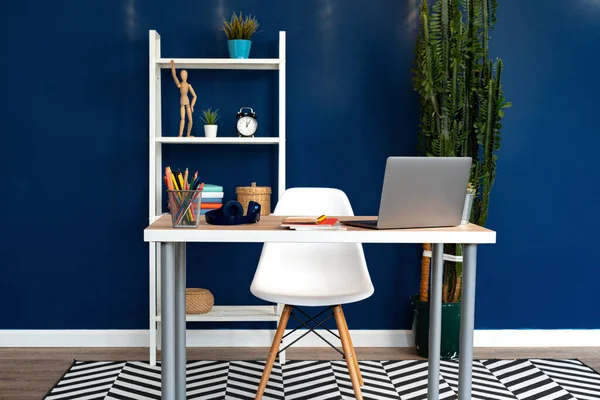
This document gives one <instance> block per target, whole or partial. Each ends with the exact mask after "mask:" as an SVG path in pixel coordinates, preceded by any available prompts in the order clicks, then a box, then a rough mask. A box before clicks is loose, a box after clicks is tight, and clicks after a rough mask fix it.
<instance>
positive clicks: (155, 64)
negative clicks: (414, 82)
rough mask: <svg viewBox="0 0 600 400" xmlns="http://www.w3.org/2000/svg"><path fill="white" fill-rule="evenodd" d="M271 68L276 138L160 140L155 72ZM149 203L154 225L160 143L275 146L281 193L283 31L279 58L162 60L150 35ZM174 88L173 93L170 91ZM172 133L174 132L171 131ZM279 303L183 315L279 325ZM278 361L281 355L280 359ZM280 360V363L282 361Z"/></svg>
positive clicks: (154, 291)
mask: <svg viewBox="0 0 600 400" xmlns="http://www.w3.org/2000/svg"><path fill="white" fill-rule="evenodd" d="M171 60H174V61H175V67H176V68H178V69H227V70H276V71H278V79H279V132H278V136H277V137H255V138H238V137H216V138H206V137H193V138H188V137H183V138H179V137H172V136H163V128H162V120H161V112H162V108H161V72H160V71H161V69H169V68H171V65H170V62H171ZM149 85H150V104H149V107H150V108H149V109H150V164H149V177H150V182H149V183H150V204H149V220H150V223H152V222H154V221H155V220H156V219H157V218H158V217H159V216H160V215H161V214H162V213H163V211H162V192H163V188H162V175H163V171H162V145H163V144H182V145H183V144H195V145H206V144H221V145H223V144H228V145H260V144H263V145H267V144H268V145H278V150H279V151H278V153H279V154H278V156H279V165H278V179H277V187H278V193H277V195H278V197H279V196H281V194H282V193H283V192H284V190H285V162H286V160H285V32H279V58H254V59H229V58H173V59H171V58H162V56H161V51H160V35H159V34H158V32H157V31H155V30H151V31H150V82H149ZM173 90H175V89H173ZM173 131H174V130H173ZM160 260H161V255H160V247H158V246H157V245H156V244H154V243H150V363H151V364H152V365H156V350H157V344H158V339H157V338H158V331H159V325H160V322H161V314H160V273H159V272H160ZM281 310H282V307H281V305H272V306H218V305H217V306H215V307H214V308H213V309H212V310H211V311H210V312H209V313H207V314H202V315H187V317H186V320H187V321H190V322H192V321H193V322H201V321H204V322H209V321H211V322H219V321H220V322H225V321H228V322H235V321H239V322H241V321H279V316H280V315H281ZM282 358H283V357H282ZM282 362H283V359H282Z"/></svg>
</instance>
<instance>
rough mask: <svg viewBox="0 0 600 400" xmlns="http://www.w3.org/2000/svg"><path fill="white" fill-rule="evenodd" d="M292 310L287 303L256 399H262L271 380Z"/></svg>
mask: <svg viewBox="0 0 600 400" xmlns="http://www.w3.org/2000/svg"><path fill="white" fill-rule="evenodd" d="M291 312H292V307H290V306H287V305H286V306H285V307H284V308H283V312H282V313H281V318H280V319H279V326H278V327H277V332H275V338H274V339H273V344H272V345H271V350H270V351H269V356H268V357H267V363H266V364H265V369H264V370H263V374H262V377H261V378H260V384H259V385H258V389H257V390H256V396H255V397H254V400H260V399H262V396H263V394H264V392H265V389H266V387H267V383H268V382H269V376H271V370H272V369H273V364H274V363H275V359H276V358H277V351H278V350H279V345H280V344H281V338H282V337H283V332H284V331H285V327H286V325H287V323H288V320H289V319H290V313H291Z"/></svg>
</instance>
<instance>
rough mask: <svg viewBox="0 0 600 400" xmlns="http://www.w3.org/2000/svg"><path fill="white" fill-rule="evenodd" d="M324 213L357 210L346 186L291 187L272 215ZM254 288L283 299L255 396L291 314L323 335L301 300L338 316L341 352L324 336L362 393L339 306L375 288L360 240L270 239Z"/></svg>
mask: <svg viewBox="0 0 600 400" xmlns="http://www.w3.org/2000/svg"><path fill="white" fill-rule="evenodd" d="M321 214H325V215H328V216H352V215H354V213H353V211H352V206H351V205H350V201H349V200H348V197H347V196H346V195H345V194H344V192H342V191H341V190H338V189H328V188H294V189H288V190H286V191H285V192H284V193H283V195H282V196H281V198H280V199H279V202H278V203H277V206H276V207H275V211H274V212H273V215H281V216H288V215H293V216H310V215H321ZM250 291H251V292H252V294H254V295H255V296H256V297H258V298H260V299H263V300H266V301H270V302H274V303H280V304H284V305H285V306H284V308H283V312H282V314H281V319H280V321H279V326H278V327H277V332H276V334H275V338H274V340H273V345H272V346H271V350H270V352H269V356H268V359H267V363H266V365H265V369H264V371H263V375H262V378H261V381H260V384H259V387H258V390H257V392H256V397H255V399H261V398H262V395H263V393H264V390H265V388H266V386H267V382H268V380H269V376H270V374H271V369H272V368H273V363H274V362H275V358H276V357H277V354H278V352H280V351H279V345H280V343H281V341H282V339H283V337H284V335H283V333H284V330H285V327H286V325H287V322H288V320H289V318H290V316H292V317H294V318H296V319H297V320H298V321H299V322H301V323H302V324H303V325H304V326H306V327H307V328H309V329H308V331H307V332H306V333H305V334H304V335H307V334H308V333H310V332H313V333H315V334H317V335H318V336H319V337H321V339H323V340H325V338H323V337H322V336H321V335H320V334H319V333H318V332H315V331H314V330H313V329H314V328H316V327H317V326H320V324H317V326H315V327H313V328H311V327H309V326H308V325H307V324H306V323H304V322H303V321H301V320H300V319H299V318H298V317H297V316H296V314H294V312H296V311H297V312H298V313H300V314H301V315H304V316H305V317H308V318H309V319H310V320H311V321H313V322H316V321H315V320H314V319H313V318H312V317H310V316H308V315H307V314H306V313H305V312H304V311H302V310H301V309H299V308H298V306H327V307H328V308H327V309H326V310H325V311H324V312H322V313H320V314H319V315H323V314H324V313H325V312H327V311H329V310H332V314H333V315H330V316H329V317H328V318H327V319H329V318H331V317H332V316H333V317H335V321H336V324H337V327H338V332H339V336H338V335H335V333H333V332H331V331H329V332H331V333H332V334H334V335H335V336H337V337H338V338H340V339H341V342H342V348H343V353H342V352H340V351H339V350H338V349H337V348H336V347H334V346H333V345H332V344H331V343H329V342H328V341H327V340H325V341H326V342H327V343H328V344H329V345H330V346H332V347H334V349H336V350H337V351H338V352H340V353H341V354H342V355H343V356H344V358H345V359H346V364H347V365H348V371H349V372H350V378H351V380H352V387H353V389H354V394H355V396H356V398H357V399H362V394H361V390H360V386H362V385H363V380H362V376H361V373H360V370H359V367H358V360H357V359H356V356H355V353H354V346H353V345H352V339H351V338H350V334H349V332H348V325H347V324H346V319H345V317H344V313H343V311H342V307H341V304H346V303H352V302H356V301H360V300H363V299H366V298H367V297H369V296H371V295H372V294H373V291H374V289H373V284H372V283H371V278H370V276H369V271H368V270H367V264H366V261H365V256H364V253H363V249H362V245H361V244H360V243H267V244H265V245H264V246H263V250H262V254H261V256H260V261H259V263H258V268H257V269H256V273H255V275H254V280H253V281H252V285H251V287H250ZM323 322H324V321H322V322H321V323H323ZM293 343H294V342H292V344H293ZM290 345H291V344H290ZM287 347H289V346H287ZM287 347H286V348H287ZM283 350H285V348H284V349H282V350H281V351H283Z"/></svg>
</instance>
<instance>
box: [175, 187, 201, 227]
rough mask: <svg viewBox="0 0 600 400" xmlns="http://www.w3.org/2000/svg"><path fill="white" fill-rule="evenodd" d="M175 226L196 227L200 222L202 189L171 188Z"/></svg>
mask: <svg viewBox="0 0 600 400" xmlns="http://www.w3.org/2000/svg"><path fill="white" fill-rule="evenodd" d="M167 192H168V194H169V212H170V213H171V221H172V223H173V228H196V227H198V224H199V223H200V204H201V202H202V190H169V191H167Z"/></svg>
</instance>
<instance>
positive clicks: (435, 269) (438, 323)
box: [427, 243, 444, 400]
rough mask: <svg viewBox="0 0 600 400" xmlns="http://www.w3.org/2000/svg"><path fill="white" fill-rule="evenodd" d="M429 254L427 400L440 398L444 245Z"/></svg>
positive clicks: (438, 244) (433, 247) (436, 244)
mask: <svg viewBox="0 0 600 400" xmlns="http://www.w3.org/2000/svg"><path fill="white" fill-rule="evenodd" d="M431 250H432V254H431V260H432V262H431V267H432V272H431V294H430V296H429V371H428V382H427V400H438V399H439V397H440V350H441V345H442V284H443V280H444V244H443V243H434V244H433V246H432V249H431Z"/></svg>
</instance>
